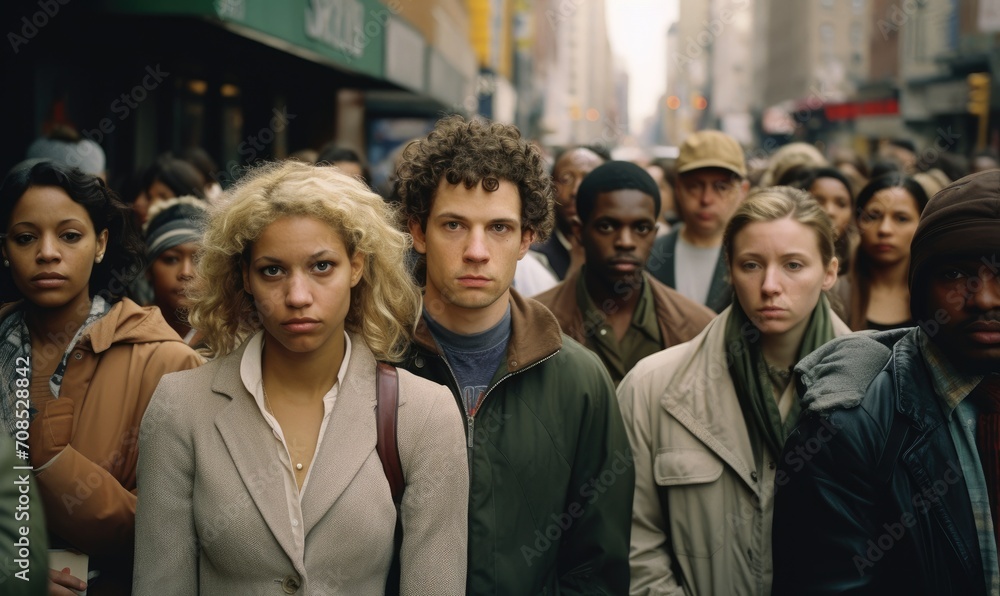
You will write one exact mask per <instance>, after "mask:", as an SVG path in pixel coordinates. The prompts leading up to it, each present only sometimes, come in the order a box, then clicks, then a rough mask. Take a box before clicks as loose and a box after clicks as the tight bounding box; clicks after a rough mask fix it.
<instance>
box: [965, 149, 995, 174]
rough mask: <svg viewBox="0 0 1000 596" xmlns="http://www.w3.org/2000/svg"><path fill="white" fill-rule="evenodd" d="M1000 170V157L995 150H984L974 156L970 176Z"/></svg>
mask: <svg viewBox="0 0 1000 596" xmlns="http://www.w3.org/2000/svg"><path fill="white" fill-rule="evenodd" d="M996 168H1000V155H998V154H997V152H996V150H995V149H983V150H981V151H977V152H976V153H975V154H974V155H973V156H972V167H971V168H970V170H971V171H970V172H969V173H970V174H975V173H977V172H982V171H985V170H993V169H996Z"/></svg>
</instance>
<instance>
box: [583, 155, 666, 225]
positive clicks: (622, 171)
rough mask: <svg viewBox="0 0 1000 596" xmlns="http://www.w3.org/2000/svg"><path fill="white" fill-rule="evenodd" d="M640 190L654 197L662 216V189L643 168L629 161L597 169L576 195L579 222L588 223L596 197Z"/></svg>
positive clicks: (588, 176)
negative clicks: (602, 194)
mask: <svg viewBox="0 0 1000 596" xmlns="http://www.w3.org/2000/svg"><path fill="white" fill-rule="evenodd" d="M633 189H634V190H638V191H640V192H642V193H644V194H647V195H649V196H651V197H653V208H654V209H655V210H656V212H655V213H654V214H653V219H656V217H657V216H658V215H659V214H660V187H658V186H657V185H656V181H655V180H653V177H652V176H650V175H649V173H647V172H646V170H644V169H643V168H640V167H639V166H637V165H635V164H634V163H632V162H629V161H609V162H607V163H604V164H601V165H599V166H597V167H596V168H594V169H593V170H592V171H591V172H590V173H589V174H587V176H586V177H585V178H584V179H583V182H581V183H580V188H579V189H578V190H577V191H576V212H577V214H578V215H579V216H580V221H582V222H584V223H586V221H587V218H588V217H590V213H591V212H592V211H593V210H594V203H596V202H597V195H599V194H601V193H603V192H612V191H615V190H633Z"/></svg>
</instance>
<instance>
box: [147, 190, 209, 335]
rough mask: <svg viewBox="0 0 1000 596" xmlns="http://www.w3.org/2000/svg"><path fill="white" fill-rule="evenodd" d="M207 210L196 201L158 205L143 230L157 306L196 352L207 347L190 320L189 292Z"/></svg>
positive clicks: (175, 199)
mask: <svg viewBox="0 0 1000 596" xmlns="http://www.w3.org/2000/svg"><path fill="white" fill-rule="evenodd" d="M207 208H208V204H207V203H206V202H205V201H203V200H201V199H196V198H194V197H180V198H174V199H167V200H166V201H158V202H156V203H155V204H153V207H152V208H151V209H150V210H149V221H147V222H146V225H145V226H144V229H143V232H144V234H145V237H146V260H147V262H148V263H149V269H147V270H146V277H147V279H148V280H149V283H150V286H152V288H153V304H154V305H156V306H157V307H158V308H159V309H160V312H161V313H162V314H163V318H164V319H166V320H167V324H169V325H170V327H171V328H173V330H174V331H176V332H177V335H179V336H181V338H183V340H184V343H186V344H187V345H189V346H192V347H194V348H196V349H197V348H200V347H203V346H202V342H201V340H202V336H201V334H199V333H198V332H197V330H196V329H193V328H192V327H191V322H190V321H189V320H188V317H187V309H188V306H189V304H188V299H187V291H188V289H189V288H190V286H191V281H192V280H193V279H194V270H195V255H196V254H197V253H198V250H199V249H200V248H201V235H202V228H203V226H204V220H205V211H206V209H207Z"/></svg>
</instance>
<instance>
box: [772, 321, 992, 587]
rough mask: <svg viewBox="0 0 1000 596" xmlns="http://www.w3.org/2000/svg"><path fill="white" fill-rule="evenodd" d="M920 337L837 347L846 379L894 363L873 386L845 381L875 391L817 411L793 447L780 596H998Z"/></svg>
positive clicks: (783, 494) (789, 448)
mask: <svg viewBox="0 0 1000 596" xmlns="http://www.w3.org/2000/svg"><path fill="white" fill-rule="evenodd" d="M916 333H917V331H916V329H912V330H894V331H887V332H882V333H875V334H864V335H857V334H855V335H852V336H847V337H844V338H840V339H839V340H835V341H834V342H831V343H830V344H827V347H826V349H825V350H824V352H825V353H826V354H825V358H826V359H829V358H833V359H837V358H838V357H839V358H840V359H841V363H842V369H843V372H842V373H841V374H842V375H851V374H852V372H851V371H850V370H849V367H848V365H850V364H851V363H852V362H853V363H854V364H856V365H857V368H858V369H860V368H863V367H864V366H865V365H863V364H860V362H861V361H862V360H861V359H869V360H868V362H869V363H868V365H867V366H869V367H870V366H871V365H872V362H871V360H870V359H871V358H876V359H879V360H876V361H875V365H876V366H877V365H878V364H880V363H882V362H884V363H885V364H884V367H883V368H882V369H881V372H878V373H877V374H874V378H873V379H872V380H871V382H870V383H866V382H865V380H864V379H862V380H859V379H857V378H853V379H852V378H848V377H846V376H843V377H842V378H841V380H840V382H841V385H844V386H852V387H855V388H856V387H866V389H863V390H861V391H859V392H856V394H855V395H854V396H853V397H852V396H851V395H849V394H850V392H851V391H852V389H851V388H850V387H847V388H846V389H845V390H846V393H847V394H846V395H840V396H839V397H838V398H837V399H838V400H839V402H840V403H839V404H835V403H831V401H837V400H830V401H827V403H826V404H825V405H824V407H810V409H809V410H808V411H807V412H806V413H804V414H803V416H802V418H801V419H800V421H799V425H798V427H797V428H796V430H795V432H794V433H793V434H792V435H791V436H790V437H789V439H788V441H787V443H786V444H785V449H784V452H783V453H782V457H781V461H780V463H779V471H778V473H777V477H776V484H777V485H778V488H777V495H776V498H775V508H774V530H773V532H774V534H773V538H774V544H773V547H774V591H773V593H774V594H775V595H782V594H795V595H803V594H844V593H850V594H908V595H909V594H934V595H942V594H961V595H963V596H968V595H974V594H986V586H985V580H984V578H983V566H982V558H981V554H980V549H979V541H978V537H977V534H976V524H975V519H974V517H973V512H972V506H971V504H970V501H969V493H968V488H967V486H966V483H965V479H964V477H963V475H962V468H961V464H960V463H959V460H958V455H957V453H956V451H955V447H954V443H953V441H952V438H951V434H950V433H949V430H948V427H947V425H946V424H945V419H944V417H943V414H942V409H941V406H940V403H939V398H938V396H937V395H936V394H935V393H934V389H933V383H932V379H931V376H930V371H929V370H928V368H927V365H926V364H925V361H924V359H923V357H922V356H921V354H920V351H919V348H918V345H917V335H916ZM810 358H812V356H811V357H810ZM822 362H823V360H822V359H820V360H815V361H813V362H811V363H807V362H805V361H804V364H805V365H806V366H805V368H804V369H803V370H808V368H809V365H810V364H818V365H819V366H820V367H821V366H822ZM800 367H803V365H800ZM797 370H800V369H797ZM830 376H831V375H826V377H827V378H823V379H822V381H821V383H822V384H823V385H825V387H826V396H827V397H828V398H829V397H830V395H833V394H834V393H835V391H833V392H831V390H830V388H831V385H832V386H834V387H836V385H837V384H838V381H837V379H835V378H829V377H830ZM832 376H837V375H832ZM869 376H870V375H869ZM814 390H815V387H812V388H808V389H807V391H806V393H805V400H806V401H808V400H809V398H810V395H809V394H810V392H813V391H814ZM813 397H814V398H815V397H816V396H815V395H814V396H813ZM814 406H815V404H814ZM783 475H784V476H783Z"/></svg>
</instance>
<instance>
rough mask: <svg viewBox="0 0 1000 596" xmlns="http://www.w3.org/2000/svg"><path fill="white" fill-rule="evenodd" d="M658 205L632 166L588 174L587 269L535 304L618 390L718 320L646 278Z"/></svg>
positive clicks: (580, 205)
mask: <svg viewBox="0 0 1000 596" xmlns="http://www.w3.org/2000/svg"><path fill="white" fill-rule="evenodd" d="M659 199H660V196H659V189H658V188H657V186H656V183H655V182H654V180H653V178H652V177H651V176H650V175H649V174H647V173H646V171H645V170H644V169H643V168H640V167H639V166H637V165H635V164H633V163H629V162H626V161H609V162H607V163H605V164H603V165H601V166H598V167H597V168H596V169H595V170H594V171H592V172H591V173H589V174H587V177H586V178H584V179H583V182H582V183H581V184H580V189H579V190H578V191H577V194H576V209H577V214H578V216H579V218H580V223H579V224H577V225H576V226H574V235H575V236H576V238H577V241H578V242H579V243H580V245H581V246H583V249H584V252H585V254H586V262H585V263H584V265H583V267H582V268H581V270H580V271H578V272H575V273H572V274H570V276H569V277H567V278H566V279H565V280H564V281H563V282H562V283H560V284H559V285H558V286H556V287H555V288H553V289H551V290H549V291H548V292H545V293H544V294H542V295H540V296H538V297H536V298H535V299H536V300H538V301H539V302H541V303H542V304H544V305H545V306H546V307H547V308H548V309H549V310H550V311H552V314H554V315H555V316H556V319H557V320H558V321H559V326H560V327H561V328H562V331H563V333H565V334H567V335H569V336H570V337H572V338H573V339H575V340H576V341H578V342H580V343H581V344H583V345H585V346H587V347H588V348H589V349H590V350H591V351H593V352H594V353H595V354H597V355H598V356H600V358H601V361H602V362H604V366H605V367H606V368H607V369H608V373H609V374H610V375H611V380H612V381H614V383H615V384H616V385H617V384H618V383H619V382H621V380H622V378H623V377H624V376H625V374H626V373H628V371H629V370H631V369H632V367H633V366H635V363H636V362H638V361H639V360H641V359H643V358H645V357H646V356H649V355H650V354H653V353H654V352H658V351H660V350H662V349H664V348H668V347H670V346H672V345H675V344H679V343H682V342H685V341H688V340H689V339H691V338H693V337H694V336H696V335H698V333H700V332H701V330H702V329H703V328H704V327H705V325H707V324H708V322H709V321H711V320H712V318H713V317H714V316H715V313H714V312H712V311H711V310H710V309H708V308H706V307H705V306H702V305H701V304H698V303H697V302H694V301H693V300H690V299H688V298H685V297H684V296H682V295H680V293H678V292H677V291H675V290H673V289H671V288H668V287H667V286H665V285H663V284H661V283H660V282H658V281H656V280H655V279H653V278H652V277H651V276H650V275H648V274H647V273H646V271H645V269H646V261H647V260H648V259H649V253H650V252H651V250H652V248H653V240H655V238H656V226H657V223H656V218H657V214H658V213H660V201H659Z"/></svg>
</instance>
